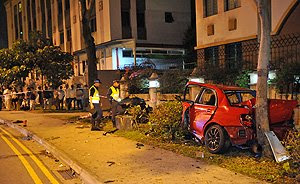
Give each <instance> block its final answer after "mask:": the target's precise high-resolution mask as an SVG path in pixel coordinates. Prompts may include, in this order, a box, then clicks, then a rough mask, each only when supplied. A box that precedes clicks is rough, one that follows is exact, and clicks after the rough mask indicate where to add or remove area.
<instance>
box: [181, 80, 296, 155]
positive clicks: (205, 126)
mask: <svg viewBox="0 0 300 184" xmlns="http://www.w3.org/2000/svg"><path fill="white" fill-rule="evenodd" d="M255 96H256V92H255V91H253V90H250V89H245V88H240V87H232V86H223V85H213V84H202V83H197V82H189V83H188V84H187V86H186V89H185V93H184V100H183V115H182V119H183V124H184V125H185V126H186V128H188V129H189V131H190V132H191V133H192V134H193V135H194V136H195V137H196V138H197V139H198V140H200V141H201V142H202V143H204V144H205V146H206V148H207V149H208V150H209V151H210V152H211V153H222V152H225V151H226V150H227V149H228V148H229V147H230V146H231V145H233V146H248V147H249V146H251V145H252V144H253V143H255V142H256V133H255V132H256V128H255V118H254V117H255V115H254V114H255V106H254V105H255ZM296 106H297V101H296V100H269V122H270V129H271V130H272V131H274V133H275V134H276V135H277V137H278V138H279V139H282V138H283V137H284V136H285V134H286V132H287V131H289V130H290V129H292V128H293V127H294V124H293V123H294V121H293V109H294V108H296Z"/></svg>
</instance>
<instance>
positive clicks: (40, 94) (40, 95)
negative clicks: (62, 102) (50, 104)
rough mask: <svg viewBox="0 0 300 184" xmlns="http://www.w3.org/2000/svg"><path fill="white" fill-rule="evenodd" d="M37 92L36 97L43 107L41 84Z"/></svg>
mask: <svg viewBox="0 0 300 184" xmlns="http://www.w3.org/2000/svg"><path fill="white" fill-rule="evenodd" d="M37 93H38V97H39V98H38V100H39V104H40V106H41V107H42V108H43V107H44V97H43V90H42V87H41V86H39V87H38V91H37Z"/></svg>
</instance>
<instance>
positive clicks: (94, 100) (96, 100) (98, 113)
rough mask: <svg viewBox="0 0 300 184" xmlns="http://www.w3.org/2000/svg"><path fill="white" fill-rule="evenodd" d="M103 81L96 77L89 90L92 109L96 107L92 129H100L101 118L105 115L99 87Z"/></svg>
mask: <svg viewBox="0 0 300 184" xmlns="http://www.w3.org/2000/svg"><path fill="white" fill-rule="evenodd" d="M100 84H101V81H100V80H99V79H96V80H95V81H94V85H92V86H91V88H90V90H89V93H90V94H89V96H90V106H91V109H94V112H93V114H92V118H91V123H92V128H91V130H92V131H97V130H100V127H99V124H100V120H101V118H102V116H103V112H102V109H101V106H100V93H99V89H98V88H99V87H100Z"/></svg>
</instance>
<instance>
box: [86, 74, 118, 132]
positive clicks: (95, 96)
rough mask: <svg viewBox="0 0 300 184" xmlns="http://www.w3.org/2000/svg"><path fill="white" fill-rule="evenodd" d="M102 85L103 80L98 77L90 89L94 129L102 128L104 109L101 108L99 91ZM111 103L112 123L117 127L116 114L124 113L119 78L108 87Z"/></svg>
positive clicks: (108, 96)
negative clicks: (121, 105) (121, 106)
mask: <svg viewBox="0 0 300 184" xmlns="http://www.w3.org/2000/svg"><path fill="white" fill-rule="evenodd" d="M100 85H101V81H100V80H99V79H96V80H95V81H94V84H93V85H92V86H91V87H90V89H89V96H90V106H91V109H94V111H93V113H92V118H91V124H92V128H91V130H92V131H98V130H100V127H99V125H100V123H101V119H102V117H103V113H102V109H101V96H100V92H99V88H100ZM106 98H108V100H109V102H110V104H111V116H112V123H113V126H114V127H115V128H117V127H116V115H117V114H119V113H122V109H121V108H120V104H119V102H121V98H120V82H119V80H114V81H113V85H112V86H111V87H110V88H109V89H108V93H107V97H106Z"/></svg>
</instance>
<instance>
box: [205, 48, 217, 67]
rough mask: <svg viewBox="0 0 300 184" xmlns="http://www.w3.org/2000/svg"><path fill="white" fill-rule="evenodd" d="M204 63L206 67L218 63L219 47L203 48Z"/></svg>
mask: <svg viewBox="0 0 300 184" xmlns="http://www.w3.org/2000/svg"><path fill="white" fill-rule="evenodd" d="M204 58H205V63H206V65H207V66H208V67H211V66H218V65H219V47H209V48H206V49H204Z"/></svg>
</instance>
